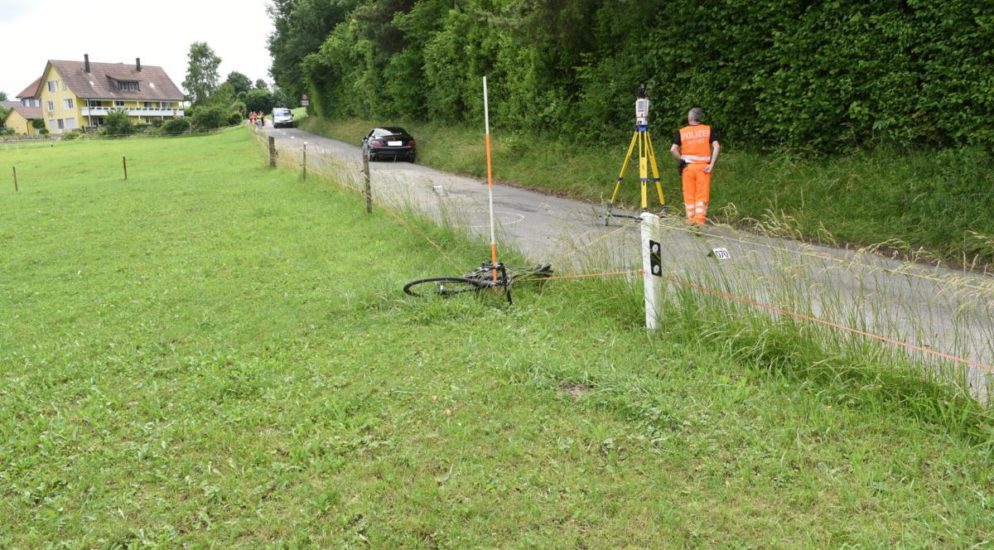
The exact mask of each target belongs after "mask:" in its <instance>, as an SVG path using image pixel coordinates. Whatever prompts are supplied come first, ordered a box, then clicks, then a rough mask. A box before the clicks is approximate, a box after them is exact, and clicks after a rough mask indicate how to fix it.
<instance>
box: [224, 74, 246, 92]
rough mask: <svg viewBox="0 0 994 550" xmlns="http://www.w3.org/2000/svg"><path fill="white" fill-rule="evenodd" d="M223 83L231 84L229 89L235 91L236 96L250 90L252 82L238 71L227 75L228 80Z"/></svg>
mask: <svg viewBox="0 0 994 550" xmlns="http://www.w3.org/2000/svg"><path fill="white" fill-rule="evenodd" d="M225 83H227V84H231V87H232V88H234V89H235V95H236V96H240V95H242V94H244V93H245V92H247V91H249V90H251V89H252V80H251V79H250V78H249V77H247V76H245V75H243V74H242V73H240V72H238V71H232V72H230V73H228V79H227V80H225Z"/></svg>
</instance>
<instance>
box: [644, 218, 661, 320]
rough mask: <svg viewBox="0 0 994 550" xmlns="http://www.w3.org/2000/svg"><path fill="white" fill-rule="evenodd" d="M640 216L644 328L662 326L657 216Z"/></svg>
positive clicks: (659, 246) (659, 247)
mask: <svg viewBox="0 0 994 550" xmlns="http://www.w3.org/2000/svg"><path fill="white" fill-rule="evenodd" d="M640 217H641V218H642V272H643V273H642V281H643V284H644V285H645V328H646V329H647V330H659V329H660V328H662V319H661V317H662V314H663V308H662V300H663V265H662V254H663V250H662V245H660V243H659V240H658V239H659V216H657V215H655V214H652V213H649V212H643V213H642V215H641V216H640Z"/></svg>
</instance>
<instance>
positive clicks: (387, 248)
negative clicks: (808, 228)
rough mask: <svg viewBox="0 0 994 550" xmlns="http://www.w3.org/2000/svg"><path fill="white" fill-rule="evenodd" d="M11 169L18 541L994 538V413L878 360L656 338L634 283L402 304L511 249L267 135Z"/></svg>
mask: <svg viewBox="0 0 994 550" xmlns="http://www.w3.org/2000/svg"><path fill="white" fill-rule="evenodd" d="M121 156H127V157H128V159H129V180H128V181H127V182H124V181H122V179H121V178H120V177H119V174H118V170H119V168H120V157H121ZM8 159H9V160H10V161H12V162H14V163H16V164H17V165H18V167H19V170H18V173H19V176H20V177H21V191H20V192H19V193H14V192H13V190H12V189H6V188H0V205H2V210H3V218H2V222H0V248H2V250H3V251H4V262H3V263H2V264H0V312H2V315H0V517H3V518H4V521H3V522H0V546H11V547H36V546H43V545H46V544H50V543H52V542H53V541H61V542H63V543H64V544H67V545H71V546H132V545H134V546H137V545H142V544H149V545H152V544H163V545H169V546H173V545H175V546H179V545H193V546H197V545H209V544H218V543H220V544H224V545H242V546H262V545H280V544H285V545H291V546H294V545H308V544H311V545H317V546H359V545H372V546H377V547H393V546H426V547H430V546H443V547H456V546H459V547H467V546H468V547H480V546H486V547H495V546H516V545H523V546H524V545H535V546H570V547H576V546H588V547H589V546H593V547H608V546H611V547H614V546H645V547H658V546H676V545H694V546H703V545H707V546H714V545H735V546H743V545H760V544H765V545H777V546H799V545H805V546H841V545H857V544H866V543H870V544H880V543H884V544H890V545H901V544H907V545H939V544H942V545H951V546H971V545H983V544H985V543H986V544H989V543H990V542H991V541H992V540H994V523H992V522H991V520H990V517H991V516H990V513H991V507H992V505H994V504H992V503H994V471H992V469H991V468H990V464H991V441H992V431H991V426H992V425H994V420H992V419H991V417H990V414H989V413H988V412H987V411H984V410H982V409H980V408H978V407H977V406H976V405H975V404H973V403H972V402H969V401H963V400H960V399H958V398H957V397H956V394H954V393H951V392H950V391H949V390H948V389H945V388H943V387H942V386H939V385H933V384H929V383H922V382H920V381H918V379H917V377H916V376H914V375H913V374H911V373H910V372H909V371H906V370H905V371H898V370H893V369H892V368H888V367H887V366H886V365H885V364H884V362H885V360H884V359H883V358H881V357H879V356H876V355H874V354H871V353H865V352H864V351H865V350H864V351H860V350H855V351H853V350H850V351H845V350H843V351H838V350H836V351H833V350H832V349H831V348H826V347H824V346H821V345H819V344H817V343H816V342H817V340H816V339H811V337H810V335H809V334H807V333H805V332H804V331H803V330H800V329H798V328H797V327H790V326H773V325H769V324H767V323H763V322H761V320H759V319H758V318H746V319H744V320H738V321H737V320H734V319H731V320H730V319H729V317H728V316H726V315H721V314H715V313H708V312H709V311H710V310H709V309H708V308H701V307H699V306H698V305H694V304H695V303H696V302H687V303H683V302H681V301H680V300H679V299H675V300H674V302H673V307H674V308H676V309H675V310H674V311H673V312H672V315H671V316H670V317H671V322H670V323H669V324H668V328H667V331H666V332H665V333H664V334H662V335H660V336H650V335H647V334H646V333H645V331H644V330H643V329H642V328H641V320H642V315H641V313H640V300H641V299H640V295H639V292H638V291H637V290H636V289H633V288H632V287H631V286H629V285H627V284H625V283H622V282H618V281H614V282H603V281H589V280H588V281H582V282H557V283H552V284H548V285H546V286H545V287H544V289H543V290H541V291H539V290H537V289H532V290H531V291H528V290H522V291H520V292H518V293H517V294H516V305H515V306H514V307H505V306H503V305H502V301H501V300H500V299H499V297H490V298H486V297H485V298H483V299H465V300H462V299H453V300H444V301H438V302H433V303H432V302H428V303H426V302H423V301H417V300H410V299H407V298H405V297H404V296H403V295H402V294H401V293H400V287H401V286H402V284H403V283H404V282H405V281H406V280H408V279H412V278H416V277H421V276H430V275H440V274H450V273H451V274H458V273H461V272H462V271H464V270H465V269H466V268H468V267H471V266H473V265H475V264H477V263H478V262H479V261H480V259H481V254H483V255H484V256H485V247H483V246H477V245H475V244H474V243H471V242H467V241H466V240H465V239H463V238H462V237H460V236H458V235H456V234H454V233H453V232H452V231H449V230H445V229H438V228H434V227H432V226H430V225H428V224H426V223H424V222H421V221H418V220H416V219H406V220H401V221H398V220H396V219H395V218H394V217H392V216H388V215H386V214H384V213H382V212H375V213H374V214H373V215H372V216H367V215H366V214H365V213H364V210H363V205H362V201H361V199H360V198H359V197H357V196H356V195H354V194H352V193H349V192H345V191H342V190H340V189H337V188H335V187H334V186H330V185H328V184H327V183H324V182H320V181H318V180H317V179H316V178H314V179H309V180H308V181H307V182H301V181H300V179H299V178H298V176H297V174H296V173H293V172H290V171H284V170H273V171H271V170H268V169H266V168H264V167H263V166H264V164H265V159H264V157H263V156H262V155H261V154H260V151H259V149H258V147H257V145H255V143H254V141H253V140H252V139H251V137H250V136H249V135H248V134H247V133H246V132H245V131H244V130H232V131H227V132H223V133H221V134H219V135H217V136H211V137H203V138H183V139H175V140H168V141H162V142H152V141H148V140H141V141H129V142H121V143H115V142H89V143H69V144H60V145H58V146H56V147H54V148H49V149H31V150H22V151H17V152H15V153H13V154H12V155H9V156H5V160H8ZM422 234H429V235H431V236H432V238H433V240H434V241H435V242H436V243H437V244H439V245H440V246H442V247H443V248H444V250H445V251H446V254H445V256H440V255H439V254H438V252H437V250H436V249H435V248H433V247H432V246H431V245H429V244H428V243H427V242H426V241H425V240H424V239H423V238H422V237H421V236H420V235H422ZM881 373H890V374H881ZM916 388H917V389H916ZM936 411H939V412H936Z"/></svg>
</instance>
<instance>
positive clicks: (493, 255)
mask: <svg viewBox="0 0 994 550" xmlns="http://www.w3.org/2000/svg"><path fill="white" fill-rule="evenodd" d="M483 124H484V128H485V129H486V142H487V193H488V194H489V196H490V199H489V200H490V263H491V264H493V265H494V266H495V267H494V269H493V276H494V282H497V267H496V265H497V232H496V230H495V228H494V172H493V165H492V161H491V157H490V103H489V101H488V98H487V77H483Z"/></svg>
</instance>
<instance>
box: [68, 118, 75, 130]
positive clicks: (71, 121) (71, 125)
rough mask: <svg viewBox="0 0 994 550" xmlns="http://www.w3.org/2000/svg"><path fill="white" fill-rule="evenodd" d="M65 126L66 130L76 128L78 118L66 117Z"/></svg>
mask: <svg viewBox="0 0 994 550" xmlns="http://www.w3.org/2000/svg"><path fill="white" fill-rule="evenodd" d="M65 128H66V130H75V129H76V119H75V118H67V119H66V123H65Z"/></svg>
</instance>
